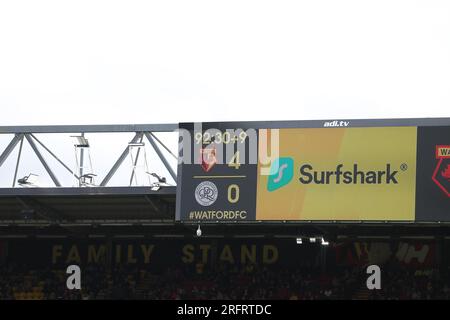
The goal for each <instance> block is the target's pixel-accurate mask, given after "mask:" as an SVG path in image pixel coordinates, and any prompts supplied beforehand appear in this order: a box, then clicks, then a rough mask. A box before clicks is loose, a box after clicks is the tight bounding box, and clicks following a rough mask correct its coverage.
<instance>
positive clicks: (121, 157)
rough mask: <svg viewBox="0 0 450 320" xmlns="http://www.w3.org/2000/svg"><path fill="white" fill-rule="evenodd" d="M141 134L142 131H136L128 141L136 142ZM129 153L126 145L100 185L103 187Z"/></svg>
mask: <svg viewBox="0 0 450 320" xmlns="http://www.w3.org/2000/svg"><path fill="white" fill-rule="evenodd" d="M141 136H142V133H140V132H138V133H136V135H135V136H134V138H133V139H132V140H131V141H130V143H136V142H137V141H138V140H139V139H140V137H141ZM128 153H129V147H128V146H127V147H126V148H125V150H123V152H122V154H121V155H120V157H119V159H117V161H116V163H115V164H114V165H113V167H112V168H111V170H109V172H108V174H107V175H106V177H105V178H104V179H103V181H102V182H101V183H100V186H101V187H105V186H106V185H107V184H108V182H109V180H111V178H112V177H113V176H114V174H115V173H116V171H117V169H119V167H120V165H121V164H122V163H123V161H124V160H125V158H126V157H127V156H128Z"/></svg>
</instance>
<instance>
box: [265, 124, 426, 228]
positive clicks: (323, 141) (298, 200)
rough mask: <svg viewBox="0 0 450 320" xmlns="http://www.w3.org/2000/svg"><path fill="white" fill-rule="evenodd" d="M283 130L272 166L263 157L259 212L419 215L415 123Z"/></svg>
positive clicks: (314, 216)
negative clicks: (265, 168)
mask: <svg viewBox="0 0 450 320" xmlns="http://www.w3.org/2000/svg"><path fill="white" fill-rule="evenodd" d="M279 137H280V145H279V157H277V158H276V159H272V163H271V170H270V174H269V175H262V174H261V169H262V165H261V164H260V165H258V184H257V188H258V189H257V208H256V219H257V220H274V221H279V220H353V221H359V220H366V221H385V220H389V221H412V220H414V219H415V189H416V188H415V187H416V144H417V128H416V127H383V128H345V129H344V128H326V129H280V130H279ZM269 141H270V140H269ZM268 149H269V150H270V148H268Z"/></svg>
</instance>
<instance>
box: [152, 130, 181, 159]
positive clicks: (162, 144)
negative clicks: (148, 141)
mask: <svg viewBox="0 0 450 320" xmlns="http://www.w3.org/2000/svg"><path fill="white" fill-rule="evenodd" d="M150 134H151V135H152V137H153V138H155V140H156V141H157V142H158V143H159V144H160V145H161V146H162V147H163V148H164V149H166V151H167V152H168V153H169V154H170V155H171V156H172V157H174V158H175V159H176V160H178V157H177V156H176V155H175V154H174V153H173V152H172V151H171V150H170V149H169V148H168V147H167V146H166V145H165V144H164V143H163V142H162V141H161V140H160V139H158V137H157V136H155V135H154V134H153V132H150Z"/></svg>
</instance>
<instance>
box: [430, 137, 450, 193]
mask: <svg viewBox="0 0 450 320" xmlns="http://www.w3.org/2000/svg"><path fill="white" fill-rule="evenodd" d="M436 159H437V160H438V163H437V165H436V169H435V170H434V173H433V177H432V179H433V181H434V183H435V184H436V185H437V186H438V187H439V188H440V189H441V190H442V191H443V192H444V193H445V194H446V195H447V196H448V197H450V145H447V146H436Z"/></svg>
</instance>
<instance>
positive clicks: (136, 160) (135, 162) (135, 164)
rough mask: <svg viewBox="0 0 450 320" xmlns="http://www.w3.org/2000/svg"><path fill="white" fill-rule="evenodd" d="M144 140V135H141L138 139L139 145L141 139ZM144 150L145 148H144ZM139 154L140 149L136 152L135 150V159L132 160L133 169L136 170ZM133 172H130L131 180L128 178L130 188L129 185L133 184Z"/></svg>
mask: <svg viewBox="0 0 450 320" xmlns="http://www.w3.org/2000/svg"><path fill="white" fill-rule="evenodd" d="M143 138H144V135H141V137H140V138H139V143H141V142H142V139H143ZM144 148H145V147H144ZM140 153H141V148H139V149H138V150H137V152H136V159H135V160H134V163H133V165H134V167H135V168H136V166H137V163H138V160H139V154H140ZM134 173H135V172H134V170H133V172H131V178H130V186H131V184H132V183H133V179H134Z"/></svg>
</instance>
